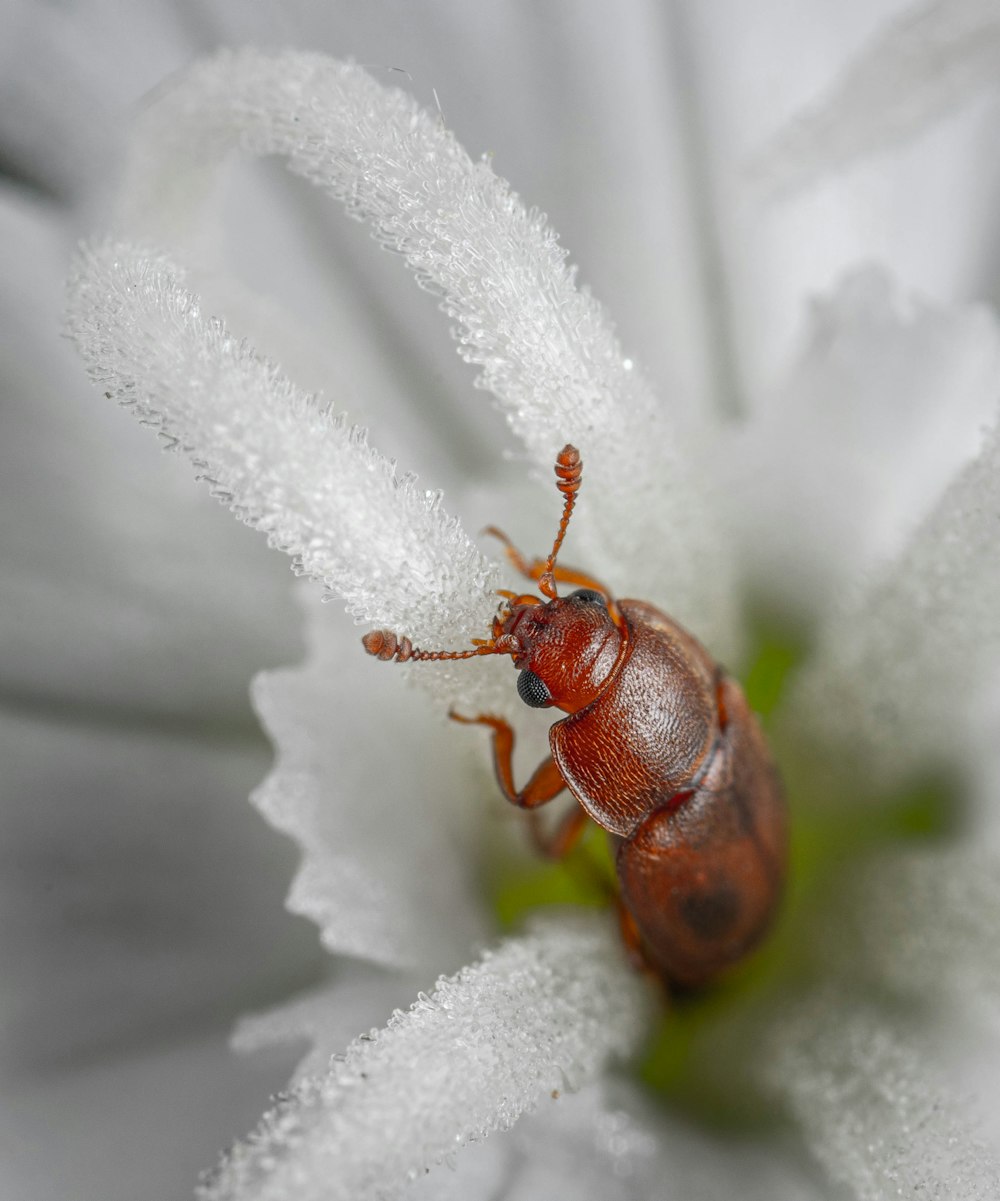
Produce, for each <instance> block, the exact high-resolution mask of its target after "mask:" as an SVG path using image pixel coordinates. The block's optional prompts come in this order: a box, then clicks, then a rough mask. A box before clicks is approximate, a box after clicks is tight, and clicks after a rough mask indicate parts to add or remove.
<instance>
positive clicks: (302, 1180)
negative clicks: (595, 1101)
mask: <svg viewBox="0 0 1000 1201" xmlns="http://www.w3.org/2000/svg"><path fill="white" fill-rule="evenodd" d="M649 1001H650V994H649V992H648V991H647V987H646V985H645V984H644V983H643V982H642V981H641V980H640V979H639V977H637V976H636V975H635V974H634V973H632V972H629V971H628V969H627V967H626V966H625V962H624V957H623V955H622V951H621V947H620V945H619V940H618V936H617V932H616V931H614V930H613V929H612V927H611V924H610V923H609V922H607V921H606V920H605V919H604V918H603V917H602V918H601V919H597V918H594V917H588V916H584V915H583V914H582V913H572V914H571V913H560V914H558V915H550V916H548V917H547V918H545V919H544V920H543V919H541V918H540V919H538V920H537V922H536V924H535V926H534V928H533V931H532V932H530V933H529V934H527V935H525V936H523V937H522V938H519V939H511V940H509V941H508V942H506V943H504V944H502V945H501V947H500V948H499V949H498V950H496V951H495V952H493V953H492V954H488V955H486V956H485V957H484V958H483V959H482V960H481V962H480V963H478V964H477V965H475V966H474V967H470V968H466V969H464V970H463V971H462V972H460V973H459V975H457V976H455V977H453V978H451V979H448V980H444V979H442V980H440V981H439V982H438V985H437V987H436V988H435V990H434V992H433V993H432V994H431V996H430V997H426V998H422V999H421V1000H419V1001H418V1002H417V1003H416V1004H415V1005H414V1006H413V1008H411V1009H410V1010H409V1012H408V1013H401V1012H397V1013H396V1014H395V1015H394V1017H393V1018H392V1019H391V1021H390V1023H389V1025H388V1026H387V1027H386V1028H385V1029H383V1030H381V1031H372V1033H371V1035H369V1036H367V1037H364V1038H361V1039H359V1040H358V1041H357V1042H355V1043H353V1044H352V1045H351V1046H350V1047H349V1048H348V1050H347V1053H346V1055H345V1057H344V1058H343V1059H342V1060H340V1061H337V1062H334V1063H333V1065H332V1066H331V1068H330V1070H329V1072H328V1073H327V1074H326V1075H325V1076H322V1077H313V1078H311V1079H309V1080H306V1081H303V1082H300V1084H299V1085H298V1086H297V1087H296V1088H295V1089H294V1090H293V1091H292V1092H291V1093H290V1094H289V1096H288V1097H286V1098H284V1099H283V1100H281V1101H280V1102H279V1104H278V1106H277V1107H276V1108H275V1109H273V1110H271V1111H270V1112H269V1113H268V1114H266V1115H265V1117H264V1119H263V1121H262V1123H261V1125H260V1127H259V1128H258V1129H257V1131H255V1132H254V1134H252V1135H251V1136H250V1138H249V1139H248V1140H247V1141H246V1142H244V1143H241V1144H238V1145H237V1146H236V1147H234V1148H233V1150H232V1151H231V1152H230V1154H229V1156H228V1157H227V1158H226V1159H225V1160H224V1161H223V1162H222V1164H221V1165H220V1166H219V1168H218V1169H217V1171H216V1173H215V1174H214V1175H213V1177H211V1178H210V1179H209V1180H208V1181H207V1182H206V1183H205V1185H204V1186H203V1188H202V1191H201V1194H200V1195H201V1197H202V1198H203V1201H222V1199H223V1198H239V1199H240V1201H250V1199H251V1198H259V1199H260V1201H265V1199H266V1198H274V1199H275V1201H277V1199H278V1198H281V1199H283V1201H284V1199H287V1198H288V1197H291V1196H294V1197H296V1198H297V1201H309V1199H310V1198H316V1199H317V1201H318V1199H319V1198H323V1199H324V1201H333V1199H334V1198H338V1197H344V1198H350V1199H351V1201H362V1199H363V1198H366V1197H379V1196H384V1195H386V1194H390V1193H393V1192H395V1191H396V1190H397V1189H399V1188H401V1187H402V1186H403V1185H404V1184H405V1183H406V1181H407V1180H408V1179H413V1178H415V1177H416V1176H418V1175H419V1174H421V1173H422V1172H423V1171H424V1170H426V1169H427V1168H429V1167H430V1166H431V1165H432V1164H434V1163H437V1162H439V1161H440V1160H441V1159H443V1158H444V1157H445V1156H447V1155H448V1154H449V1153H451V1152H453V1151H456V1150H458V1149H459V1148H460V1147H462V1146H463V1145H464V1144H465V1143H467V1142H470V1141H476V1140H478V1139H482V1138H485V1137H486V1136H487V1135H488V1134H490V1133H491V1132H493V1131H496V1130H503V1129H507V1128H508V1127H509V1126H511V1125H512V1124H513V1123H514V1122H515V1121H516V1120H517V1119H518V1118H519V1117H520V1116H521V1114H522V1113H524V1112H526V1111H528V1110H530V1109H533V1108H534V1107H535V1106H536V1105H537V1104H538V1103H539V1101H540V1100H541V1099H542V1098H543V1097H544V1096H545V1095H546V1094H548V1093H550V1092H551V1091H552V1090H553V1089H556V1090H560V1091H561V1090H563V1089H565V1088H576V1087H579V1086H580V1085H581V1084H582V1083H583V1082H584V1081H585V1080H587V1079H588V1078H590V1077H591V1076H592V1075H593V1074H594V1073H595V1072H597V1071H598V1070H599V1069H600V1068H602V1067H603V1066H604V1065H605V1064H606V1062H607V1061H608V1059H609V1058H611V1057H612V1056H616V1055H627V1054H629V1053H630V1052H631V1051H633V1050H634V1048H635V1047H636V1044H637V1042H638V1040H639V1038H640V1037H641V1035H642V1032H643V1029H644V1026H645V1020H646V1017H647V1016H648V1004H649Z"/></svg>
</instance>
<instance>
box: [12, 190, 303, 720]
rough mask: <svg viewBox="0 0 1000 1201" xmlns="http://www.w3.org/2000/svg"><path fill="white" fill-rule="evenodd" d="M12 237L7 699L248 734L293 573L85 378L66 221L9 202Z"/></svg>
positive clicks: (280, 644) (284, 622)
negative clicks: (67, 305)
mask: <svg viewBox="0 0 1000 1201" xmlns="http://www.w3.org/2000/svg"><path fill="white" fill-rule="evenodd" d="M0 243H2V244H3V246H4V272H5V279H6V282H7V285H8V286H7V287H6V288H5V289H4V290H3V292H2V294H0V381H2V387H3V395H4V415H3V437H2V438H0V480H2V490H3V498H4V503H3V505H2V506H0V556H2V559H3V572H2V573H0V647H2V650H0V697H3V698H5V699H6V701H7V703H8V704H10V703H13V702H16V701H23V702H24V703H26V704H28V705H30V706H32V707H37V706H38V705H40V704H41V705H53V706H58V707H59V708H60V709H64V710H65V709H67V708H69V707H77V706H83V705H85V706H86V708H87V710H88V720H89V721H92V720H94V719H95V717H96V714H97V711H98V710H101V711H104V712H106V713H107V715H108V720H109V721H112V722H113V721H115V720H118V717H119V715H120V716H121V717H122V718H123V719H126V718H127V719H128V720H134V717H135V714H136V711H137V710H142V711H143V712H145V713H146V714H147V715H148V716H149V717H150V719H151V720H152V719H159V718H162V719H163V720H164V721H166V722H177V721H184V722H189V723H191V724H192V725H194V724H198V725H201V726H206V725H207V726H214V727H218V728H222V727H229V728H232V727H234V726H242V727H243V728H244V729H245V730H246V731H247V732H248V733H249V732H250V731H252V717H251V715H250V712H249V708H248V706H247V703H246V700H245V689H246V681H247V680H248V679H249V677H250V676H251V675H252V673H253V671H254V670H255V669H259V668H260V667H261V666H262V665H265V664H273V663H279V662H282V661H285V660H287V659H288V658H289V657H291V656H292V655H294V653H295V650H296V639H295V637H294V633H293V631H294V618H295V613H294V608H293V606H292V604H291V600H290V591H291V580H290V578H289V573H288V569H287V566H286V565H285V564H284V563H283V562H282V560H281V559H280V558H279V557H278V556H274V555H269V554H268V553H267V551H266V550H265V549H264V547H262V546H261V545H260V540H259V539H257V538H254V536H253V535H252V534H251V533H250V532H249V531H244V530H239V529H235V528H233V522H232V521H231V520H229V519H227V517H226V515H225V514H223V513H220V512H218V510H217V506H214V505H212V504H211V503H209V502H208V501H207V500H206V498H205V497H204V496H201V495H197V493H196V490H195V489H194V488H192V487H191V484H190V480H189V479H186V478H185V472H184V471H183V469H181V464H179V463H177V462H176V461H173V460H172V459H170V458H169V457H168V456H165V455H164V454H163V453H162V451H161V450H160V449H159V448H158V447H157V446H156V445H155V444H154V443H153V442H152V440H151V439H150V438H149V437H148V435H146V434H144V433H143V431H141V430H138V429H136V428H134V423H131V422H129V421H128V420H127V419H125V418H124V417H123V416H122V415H121V414H119V413H116V412H114V411H113V408H112V406H109V405H108V403H107V401H105V400H103V398H101V397H98V396H95V395H94V392H93V390H92V389H91V388H89V387H88V386H87V384H86V382H85V381H83V382H81V379H80V367H79V362H78V361H77V360H76V356H75V355H74V354H73V353H72V350H71V348H69V347H68V346H67V345H66V344H65V342H64V341H63V340H62V339H61V338H60V337H59V328H60V324H61V320H62V314H61V311H60V309H61V294H62V280H63V278H64V276H65V270H66V262H67V259H68V256H69V251H70V247H69V240H68V238H67V237H66V235H65V233H64V232H63V231H61V230H60V228H59V225H58V222H57V220H56V216H55V214H54V213H53V212H52V211H51V210H50V209H46V208H42V207H40V206H37V205H32V204H30V203H29V202H27V201H25V200H24V199H15V198H14V197H13V196H11V195H9V194H7V195H3V196H0Z"/></svg>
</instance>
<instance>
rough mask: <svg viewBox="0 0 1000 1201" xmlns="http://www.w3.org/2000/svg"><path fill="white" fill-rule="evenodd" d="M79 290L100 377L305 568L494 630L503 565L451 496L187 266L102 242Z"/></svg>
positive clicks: (396, 615)
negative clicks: (320, 388)
mask: <svg viewBox="0 0 1000 1201" xmlns="http://www.w3.org/2000/svg"><path fill="white" fill-rule="evenodd" d="M70 292H71V299H70V314H69V323H70V330H71V332H72V334H73V336H74V337H75V338H76V341H77V344H78V346H79V348H80V351H81V354H82V355H83V356H84V359H85V361H86V363H87V367H88V370H89V372H90V374H91V376H92V377H93V378H94V379H95V381H97V382H98V383H99V384H100V385H101V386H103V387H104V388H105V389H106V390H107V392H108V393H109V395H112V396H114V397H116V398H117V399H119V400H121V401H122V402H123V403H126V404H128V405H130V406H132V407H134V410H135V412H136V415H137V416H138V417H140V418H141V419H142V420H144V421H146V422H148V423H149V424H152V425H154V426H156V427H157V428H158V429H159V430H160V431H161V432H162V433H163V435H164V436H165V437H166V438H167V439H168V441H171V442H173V443H174V444H175V445H177V446H179V448H181V449H183V450H184V451H186V452H187V453H188V454H189V455H190V457H191V458H192V459H193V460H194V461H195V463H196V465H197V466H198V467H199V469H200V471H201V472H202V473H203V474H204V475H205V477H207V478H208V479H209V480H210V481H211V482H212V483H213V485H214V486H215V488H216V494H217V495H218V496H220V498H221V499H224V500H226V501H227V502H228V503H229V504H231V506H232V507H233V508H234V509H235V510H236V512H237V513H238V514H239V516H240V517H241V518H242V519H243V520H245V521H246V522H247V523H248V524H251V525H254V526H256V527H257V528H258V529H261V530H263V531H264V532H265V533H266V534H267V535H268V540H269V541H270V542H271V544H272V545H274V546H278V547H280V548H281V549H283V550H286V551H288V552H289V553H290V554H292V555H293V556H294V559H295V564H296V567H297V569H298V570H299V571H300V572H301V573H302V574H308V575H310V576H312V577H314V578H316V579H320V580H322V581H323V582H324V583H325V584H326V586H327V588H328V589H330V590H331V591H332V592H334V593H335V594H337V595H340V596H343V597H344V599H345V600H346V601H347V603H348V606H349V608H350V609H351V610H352V611H353V612H354V613H355V614H356V615H358V616H362V617H364V618H366V619H367V620H369V621H371V622H374V623H377V624H384V625H387V626H390V627H393V628H397V629H401V630H406V631H410V632H413V633H414V634H415V635H416V636H417V637H423V638H427V639H430V640H431V641H432V643H433V644H434V645H440V644H441V643H442V642H445V644H447V641H448V639H449V636H450V638H451V639H454V638H456V637H458V636H460V635H461V633H463V632H464V633H466V635H467V632H468V631H469V630H482V629H485V628H486V627H487V625H488V617H489V615H491V614H492V612H493V610H494V609H495V607H496V598H495V596H494V595H493V586H494V574H493V572H492V571H491V569H490V568H489V566H488V564H487V563H486V561H485V560H484V559H483V557H482V556H481V555H480V554H479V553H478V551H476V550H475V548H474V547H473V546H472V545H471V543H470V542H469V541H468V539H467V538H466V537H465V535H464V534H463V533H462V531H461V529H460V527H459V526H458V524H457V522H455V521H454V520H452V519H449V518H448V517H446V516H445V514H444V513H443V512H442V510H441V507H440V497H439V496H437V495H434V494H428V493H426V492H421V491H419V490H418V489H417V488H416V486H415V483H414V481H413V480H412V478H406V477H403V478H400V477H397V476H396V474H395V472H394V469H393V465H392V464H391V463H389V462H388V461H387V460H385V459H384V458H382V456H380V455H379V454H378V453H377V452H376V451H374V450H372V449H370V448H369V447H368V446H367V444H366V442H365V440H364V437H363V435H362V434H361V433H359V432H358V431H357V430H351V429H348V428H347V427H346V426H345V425H344V424H343V422H341V421H338V420H337V419H336V418H335V417H333V416H332V415H331V413H330V410H329V406H327V405H325V404H323V403H322V402H320V400H319V399H318V398H316V397H315V396H309V395H306V394H305V393H303V392H301V391H300V390H299V389H297V388H296V387H295V385H294V384H293V383H292V382H291V381H290V380H288V379H287V378H286V377H285V376H283V375H282V374H281V373H280V371H279V370H278V369H277V368H276V367H274V366H273V365H272V364H270V363H268V362H267V361H266V360H262V359H260V358H259V357H258V356H257V355H255V354H254V352H253V350H252V349H251V348H250V347H249V346H247V345H246V344H245V343H243V342H240V341H237V340H236V339H235V338H234V337H233V336H232V335H231V334H230V333H229V331H228V330H227V329H226V328H225V326H224V325H223V324H222V323H221V322H219V321H218V320H217V319H215V318H213V317H211V316H210V315H206V314H204V313H203V311H202V308H201V305H200V303H199V301H198V298H197V297H195V296H194V295H192V293H191V292H189V291H188V290H187V288H186V287H185V284H184V275H183V272H182V271H181V270H180V269H179V268H177V267H175V266H173V265H172V264H170V263H169V262H168V261H167V260H165V259H163V258H159V257H155V258H154V257H151V256H150V255H148V254H146V253H144V252H143V251H141V250H139V249H137V248H135V247H131V246H128V245H125V244H121V243H119V244H115V243H103V244H101V245H99V246H95V247H92V248H91V249H90V250H89V251H87V252H85V253H84V254H83V255H82V257H81V259H80V260H79V262H78V265H77V270H76V273H75V275H74V277H73V279H72V281H71V284H70Z"/></svg>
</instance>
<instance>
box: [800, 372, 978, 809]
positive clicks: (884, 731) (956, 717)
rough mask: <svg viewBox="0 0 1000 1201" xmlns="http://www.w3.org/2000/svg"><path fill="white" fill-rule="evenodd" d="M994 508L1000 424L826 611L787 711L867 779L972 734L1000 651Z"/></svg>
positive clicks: (939, 755) (906, 769)
mask: <svg viewBox="0 0 1000 1201" xmlns="http://www.w3.org/2000/svg"><path fill="white" fill-rule="evenodd" d="M998 382H1000V381H998ZM998 518H1000V427H997V428H994V429H993V430H992V431H991V432H990V433H989V435H988V436H987V437H986V439H985V441H984V444H983V448H982V450H981V452H980V453H979V455H978V456H977V457H976V458H975V459H974V460H973V462H971V463H970V464H968V465H967V466H966V467H965V468H964V469H963V471H962V472H961V473H960V474H959V476H958V477H957V479H956V480H955V481H954V482H953V483H952V484H951V486H950V487H949V488H948V489H947V490H946V491H945V493H944V494H943V496H942V497H941V499H940V501H939V503H938V504H937V505H936V506H935V507H934V509H933V510H932V512H931V513H930V514H929V516H928V517H927V518H926V520H925V521H924V522H923V523H922V524H921V526H920V527H919V528H918V529H917V531H916V532H915V533H914V535H913V536H912V538H911V539H910V540H909V542H908V544H907V545H906V547H905V549H904V551H903V552H902V554H901V555H900V556H899V557H898V559H897V560H896V561H895V562H894V563H893V564H892V565H891V566H890V567H889V568H888V569H887V570H886V571H885V572H884V573H883V574H882V576H881V577H880V578H879V579H878V580H877V581H876V583H875V584H874V585H873V586H872V587H871V588H870V590H868V591H867V592H866V593H865V594H864V595H863V596H862V597H861V599H860V600H859V601H858V602H857V603H855V604H851V605H848V606H846V607H845V608H844V609H843V610H842V611H841V613H840V614H838V616H837V618H836V619H835V620H834V621H831V622H830V623H829V625H828V627H827V628H826V630H825V631H824V636H823V640H822V643H821V645H820V647H819V648H818V650H817V653H816V654H815V655H814V656H813V658H812V659H811V660H810V663H809V665H808V668H807V670H805V671H804V672H803V674H802V677H801V678H800V679H799V681H798V682H797V683H796V686H795V688H794V689H793V690H792V692H791V695H790V696H789V700H788V704H787V706H786V707H785V711H786V713H787V715H788V719H789V720H790V721H791V722H792V723H794V724H795V725H796V726H799V727H800V728H802V729H803V730H808V733H809V736H811V737H813V738H816V739H818V740H819V741H820V742H821V743H826V744H827V745H830V744H833V745H837V744H839V745H840V746H841V747H842V748H843V747H850V749H851V755H852V757H853V759H854V762H855V763H856V764H857V765H859V766H860V765H864V768H865V769H866V770H867V771H868V772H869V773H870V775H871V782H872V783H873V784H876V785H878V784H879V783H880V782H883V783H888V782H891V781H893V780H895V781H897V782H898V781H899V779H900V778H902V777H904V776H906V775H907V774H908V773H913V772H914V771H916V770H919V769H921V768H926V767H927V766H928V765H929V764H934V763H935V762H937V763H938V764H950V765H952V766H953V767H957V766H960V765H961V763H962V760H963V758H964V756H965V754H966V753H967V751H968V748H969V747H970V745H971V743H972V740H973V735H974V734H975V732H976V728H975V722H974V720H973V714H974V712H975V710H976V707H977V702H978V701H979V700H980V698H981V696H982V694H983V690H984V687H985V685H986V683H987V681H988V680H989V678H990V673H991V672H992V671H994V670H995V668H996V665H997V663H998V661H1000V626H998V623H997V612H998V610H1000V557H998V556H997V553H996V541H997V538H996V531H997V522H998Z"/></svg>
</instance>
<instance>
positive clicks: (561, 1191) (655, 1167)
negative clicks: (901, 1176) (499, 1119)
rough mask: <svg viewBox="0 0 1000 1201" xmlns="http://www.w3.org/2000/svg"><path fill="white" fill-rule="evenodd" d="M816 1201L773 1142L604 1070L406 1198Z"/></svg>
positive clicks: (480, 1146) (470, 1151) (418, 1185)
mask: <svg viewBox="0 0 1000 1201" xmlns="http://www.w3.org/2000/svg"><path fill="white" fill-rule="evenodd" d="M501 1180H502V1181H503V1192H502V1196H503V1198H504V1201H538V1199H539V1198H541V1197H558V1198H562V1197H566V1198H572V1201H730V1199H731V1198H733V1197H740V1198H741V1199H742V1201H814V1199H816V1201H818V1199H819V1198H820V1197H821V1196H826V1195H827V1194H826V1193H825V1192H821V1191H820V1190H819V1189H818V1188H817V1186H816V1185H815V1184H814V1183H813V1182H812V1181H810V1180H809V1179H808V1177H807V1175H806V1173H805V1172H804V1171H801V1170H798V1169H797V1168H796V1167H795V1166H793V1165H791V1164H790V1163H789V1162H788V1158H787V1157H785V1156H783V1155H782V1154H780V1153H779V1152H778V1151H777V1148H775V1147H774V1146H773V1145H772V1146H767V1145H765V1144H754V1143H752V1142H750V1140H734V1139H730V1138H728V1137H726V1136H725V1135H718V1134H713V1133H710V1132H707V1131H702V1130H699V1129H697V1127H695V1126H693V1125H692V1123H690V1122H688V1121H685V1120H684V1119H683V1118H682V1117H677V1116H675V1115H672V1114H671V1113H670V1112H669V1111H668V1110H666V1109H665V1108H664V1107H663V1106H660V1105H657V1104H656V1102H655V1100H654V1099H652V1098H651V1097H649V1096H648V1095H646V1094H644V1093H643V1092H642V1091H641V1090H640V1089H639V1088H638V1087H636V1086H635V1085H634V1084H631V1083H630V1082H628V1081H626V1080H623V1079H617V1078H613V1077H610V1076H608V1075H605V1076H604V1077H602V1079H601V1080H599V1081H597V1082H595V1083H594V1084H592V1085H588V1086H587V1087H586V1088H583V1089H581V1090H580V1091H579V1092H577V1093H570V1094H562V1095H561V1096H560V1097H559V1098H558V1100H557V1102H556V1103H555V1104H545V1103H543V1104H542V1105H541V1106H540V1107H539V1109H538V1110H536V1112H534V1113H532V1114H530V1115H528V1116H526V1117H525V1118H524V1119H523V1120H522V1121H520V1122H519V1123H518V1124H517V1126H516V1127H515V1129H513V1130H512V1131H510V1133H509V1134H507V1135H505V1136H503V1137H502V1138H491V1139H488V1140H487V1141H486V1142H484V1143H480V1144H478V1145H475V1146H470V1147H467V1148H466V1149H465V1150H464V1151H463V1152H462V1154H461V1156H459V1157H457V1158H456V1162H455V1165H454V1170H453V1171H450V1172H442V1171H438V1172H430V1173H428V1175H427V1176H425V1177H424V1178H423V1179H422V1180H418V1181H416V1182H415V1183H414V1185H413V1187H412V1188H411V1189H409V1190H407V1192H406V1193H405V1197H406V1199H407V1201H424V1199H426V1201H467V1199H468V1198H477V1199H478V1198H485V1197H490V1196H495V1195H497V1194H496V1188H497V1185H496V1182H497V1181H501Z"/></svg>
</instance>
